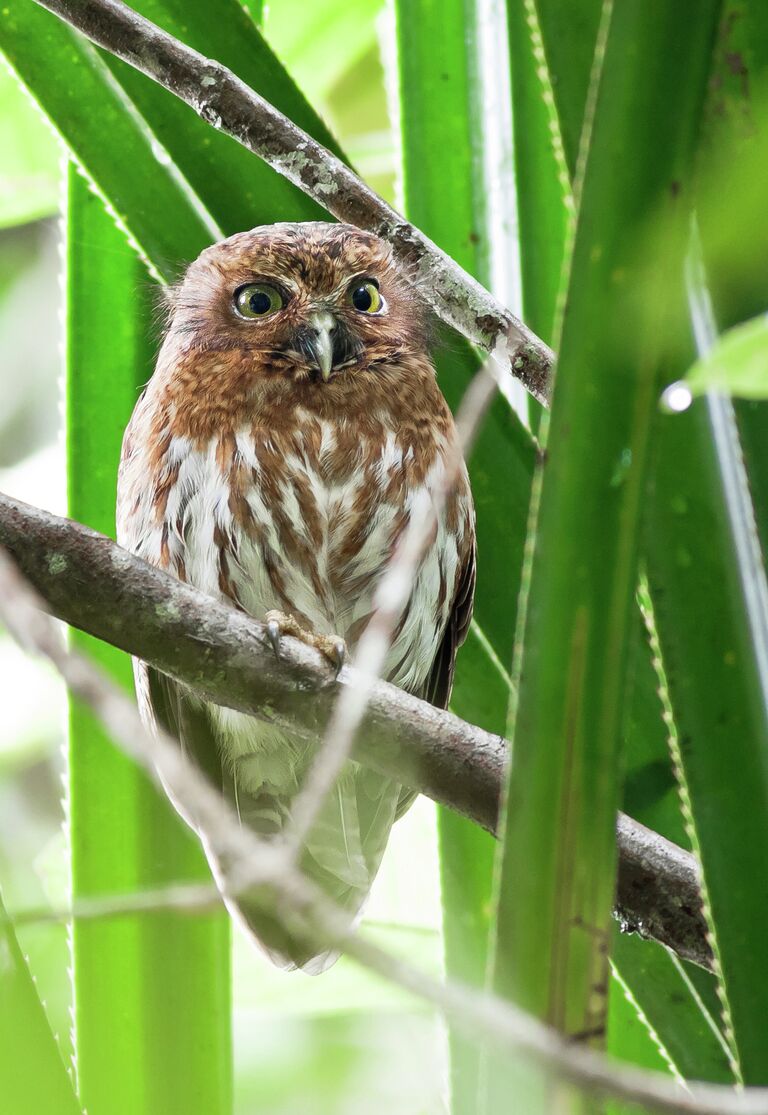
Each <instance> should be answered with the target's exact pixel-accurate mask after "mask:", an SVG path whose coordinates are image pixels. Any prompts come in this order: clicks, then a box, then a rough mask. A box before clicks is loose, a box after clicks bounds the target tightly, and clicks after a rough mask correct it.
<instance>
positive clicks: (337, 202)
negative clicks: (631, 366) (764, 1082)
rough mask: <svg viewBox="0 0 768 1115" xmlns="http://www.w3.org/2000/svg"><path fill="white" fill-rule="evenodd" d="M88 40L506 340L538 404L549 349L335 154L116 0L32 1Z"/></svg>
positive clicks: (481, 329)
mask: <svg viewBox="0 0 768 1115" xmlns="http://www.w3.org/2000/svg"><path fill="white" fill-rule="evenodd" d="M37 3H39V4H40V5H41V7H43V8H47V9H48V10H49V11H50V12H53V13H54V14H55V15H57V16H59V17H60V18H61V19H63V20H64V21H65V22H67V23H69V24H71V25H72V26H73V27H75V28H77V30H78V31H81V32H82V33H83V34H84V35H86V36H87V37H88V38H89V39H90V40H91V41H92V42H94V43H96V44H97V45H98V46H101V47H104V49H105V50H108V51H110V53H112V54H114V55H116V56H117V57H118V58H122V59H123V61H124V62H127V63H128V64H129V65H131V66H134V67H135V68H136V69H137V70H140V71H141V72H142V73H144V74H146V75H147V77H150V78H152V80H153V81H156V82H157V83H158V84H159V85H162V86H163V87H164V88H165V89H167V90H168V91H169V92H170V93H173V94H174V96H176V97H178V98H179V99H180V100H182V101H184V102H185V103H186V104H188V105H189V106H190V107H191V108H193V109H194V110H195V112H196V113H197V114H198V115H199V116H201V117H202V118H203V120H205V121H207V122H208V123H209V124H212V125H213V126H214V127H216V128H217V129H218V130H219V131H222V132H225V133H226V134H227V135H230V136H232V137H233V138H234V139H236V140H237V141H238V143H241V144H242V145H243V146H244V147H246V148H247V149H248V150H249V151H252V152H253V153H254V155H258V156H259V158H260V159H263V160H264V161H265V162H267V163H269V165H270V166H271V167H274V169H275V170H277V171H279V173H280V174H282V175H284V176H285V177H286V178H288V179H289V180H290V181H291V182H293V183H294V184H295V185H296V186H298V187H299V189H301V190H303V191H304V192H305V193H306V194H308V195H309V196H310V197H311V198H314V200H315V201H317V202H318V203H319V204H320V205H322V206H324V208H325V209H327V210H328V212H329V213H332V214H333V215H334V216H335V217H338V218H339V220H341V221H347V222H348V223H349V224H353V225H357V226H358V227H359V228H365V229H368V230H369V231H371V232H375V233H377V234H378V235H379V236H381V237H383V238H384V239H385V240H388V241H389V242H390V244H391V245H392V248H393V250H394V253H395V255H396V257H397V258H398V259H399V261H400V262H401V264H402V265H403V266H404V267H405V269H406V273H407V274H409V275H410V276H411V278H412V280H413V282H414V283H415V284H417V285H418V287H419V289H420V290H421V291H422V292H423V294H424V297H425V298H426V299H427V300H428V301H429V302H430V304H431V305H432V306H433V308H434V309H435V311H436V312H437V313H438V315H439V316H440V317H442V318H443V320H444V321H446V322H448V324H449V325H451V326H453V327H454V328H455V329H457V330H458V331H459V332H460V333H462V334H463V335H464V336H465V337H467V338H468V339H469V340H470V341H472V342H473V343H474V344H477V345H480V346H482V347H483V348H485V349H488V350H491V349H493V347H494V345H495V343H496V341H497V339H498V338H499V337H501V338H502V339H504V340H505V341H506V339H507V338H511V340H510V343H509V346H508V347H509V364H510V369H511V371H512V374H513V375H515V376H516V377H517V378H518V379H519V380H520V381H521V382H522V383H523V384H524V385H525V386H526V387H527V389H528V390H529V391H530V392H531V394H532V395H533V396H534V397H535V398H537V399H538V400H539V401H540V402H546V401H547V398H548V392H549V378H550V372H551V369H552V364H553V362H554V356H553V354H552V352H551V350H550V349H549V348H548V347H547V346H546V345H545V344H544V342H543V341H541V340H540V339H539V338H538V337H537V336H536V334H535V333H533V332H532V331H531V330H530V329H528V327H527V326H526V325H525V324H524V323H523V322H521V321H519V320H518V319H517V318H516V317H514V316H513V315H512V314H511V313H510V312H509V310H507V309H505V307H504V306H502V305H501V304H500V303H499V302H497V301H496V299H495V298H493V296H492V295H491V294H489V293H488V291H487V290H485V289H484V288H483V287H482V286H481V285H480V284H479V283H478V282H477V281H476V280H475V279H473V278H472V276H471V275H468V274H467V272H466V271H464V270H463V269H462V268H461V267H459V265H458V264H457V263H455V262H454V261H453V260H452V259H451V258H450V256H447V255H446V254H445V252H442V251H441V250H440V249H439V248H438V247H437V245H436V244H434V243H433V242H432V241H431V240H429V239H428V237H426V236H425V235H424V234H423V233H422V232H420V231H419V230H418V229H416V228H414V226H413V225H411V224H410V223H409V222H408V221H406V220H405V218H404V217H402V216H401V215H400V214H399V213H397V212H396V211H395V210H394V209H392V208H391V207H390V206H389V205H387V203H386V202H385V201H383V200H382V198H380V197H379V196H378V194H376V193H374V192H373V190H371V189H370V188H369V187H368V186H366V185H365V183H364V182H362V181H361V180H360V179H359V178H358V177H357V176H356V175H355V174H354V173H353V172H352V171H351V170H350V169H349V167H347V166H346V165H345V164H344V163H342V162H341V160H340V159H337V158H336V156H335V155H332V154H331V153H330V151H327V150H326V149H325V148H324V147H322V146H321V145H320V144H319V143H316V142H315V140H313V139H312V137H311V136H309V135H307V133H306V132H303V131H302V130H301V128H298V127H297V126H296V125H295V124H294V123H292V122H291V121H290V120H289V119H288V118H287V117H286V116H283V114H282V113H280V112H278V110H277V109H276V108H274V107H273V106H272V105H270V104H269V103H268V102H267V101H265V100H264V99H263V97H260V96H259V94H258V93H256V92H254V90H253V89H250V88H249V87H248V86H247V85H245V83H244V82H242V81H241V80H240V79H239V78H238V77H236V76H235V75H234V74H233V73H232V71H231V70H228V69H226V67H224V66H222V65H220V63H218V62H215V61H213V60H212V59H210V58H204V57H203V55H202V54H198V53H197V51H194V50H192V49H191V48H190V47H188V46H185V45H184V44H183V43H180V42H179V41H178V40H176V39H174V38H173V37H172V36H171V35H168V34H166V33H165V32H164V31H162V30H161V29H160V28H159V27H157V26H156V25H155V24H154V23H151V22H150V21H149V20H148V19H144V17H143V16H140V15H139V14H138V13H137V12H135V11H133V9H131V8H129V7H127V5H125V4H122V3H120V2H119V0H37Z"/></svg>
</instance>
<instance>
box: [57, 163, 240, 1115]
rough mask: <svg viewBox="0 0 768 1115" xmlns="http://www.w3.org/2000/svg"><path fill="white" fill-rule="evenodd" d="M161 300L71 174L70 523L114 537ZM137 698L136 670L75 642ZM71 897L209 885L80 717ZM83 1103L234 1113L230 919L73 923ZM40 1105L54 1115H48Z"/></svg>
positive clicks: (173, 822)
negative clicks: (124, 453)
mask: <svg viewBox="0 0 768 1115" xmlns="http://www.w3.org/2000/svg"><path fill="white" fill-rule="evenodd" d="M151 320H152V316H151V301H150V298H149V292H148V291H147V290H146V276H145V275H144V273H143V269H142V267H141V264H140V262H139V260H138V258H137V257H136V256H135V254H134V253H133V252H132V251H131V249H130V248H129V246H128V245H127V243H126V242H125V239H124V237H123V235H122V234H121V232H120V231H119V230H118V229H117V228H116V227H115V225H114V224H113V222H112V220H111V219H110V217H109V216H108V215H107V214H106V213H105V212H104V209H103V207H102V204H101V202H100V200H99V198H97V197H96V196H95V195H94V194H93V193H92V192H91V191H90V190H89V189H88V186H87V185H86V183H85V182H84V181H83V180H82V179H81V178H80V177H79V176H78V174H77V172H76V171H75V170H74V169H73V170H71V171H70V181H69V201H68V207H67V338H66V360H67V381H66V390H67V455H68V464H67V469H68V483H69V512H70V514H71V515H72V516H73V517H74V518H76V519H79V520H81V521H83V522H86V523H88V524H89V525H90V526H92V527H94V528H95V529H97V530H100V531H103V532H105V533H107V534H113V533H114V509H115V486H116V478H117V464H118V458H119V453H120V443H121V440H122V433H123V429H124V427H125V424H126V422H127V420H128V418H129V416H130V413H131V410H132V409H133V406H134V403H135V402H136V399H137V398H138V394H139V391H140V389H141V386H142V384H143V383H144V382H145V381H146V379H147V377H148V375H149V373H150V371H151V365H152V347H153V346H152V342H151V339H150V335H151ZM72 637H73V641H74V642H75V644H76V645H78V646H80V647H83V648H84V649H87V651H88V652H89V653H90V654H91V655H92V656H93V657H94V658H95V659H96V660H97V661H98V662H99V663H100V664H101V665H102V666H104V667H105V668H106V669H108V670H109V671H110V673H112V674H113V675H114V676H115V677H116V678H117V679H118V680H119V681H121V682H122V683H123V684H124V685H125V686H126V687H127V688H131V687H132V678H131V667H130V660H129V659H128V658H127V657H126V656H125V655H123V654H121V653H119V652H118V651H116V650H114V649H113V648H111V647H109V646H107V645H106V644H103V643H98V642H96V641H95V640H93V639H89V638H87V637H86V636H84V635H82V634H79V633H73V636H72ZM68 768H69V817H70V826H69V831H70V847H71V863H72V894H73V898H74V900H75V901H76V900H77V899H78V898H79V897H81V896H82V897H88V896H92V895H97V894H103V893H110V894H114V893H121V892H127V893H128V892H133V891H140V890H142V889H143V888H148V887H162V886H163V884H165V883H171V882H174V883H175V882H178V881H185V880H200V879H208V878H210V873H209V871H208V867H207V864H206V862H205V859H204V857H203V854H202V852H201V850H200V848H199V846H198V844H197V842H196V841H195V840H194V838H193V837H192V835H191V834H190V832H189V831H188V830H187V828H186V826H184V825H183V823H182V822H181V820H180V819H179V818H178V817H177V815H176V814H175V812H174V811H173V809H172V808H171V806H170V804H169V803H168V801H167V800H166V799H165V798H164V797H163V796H161V795H160V794H159V793H158V791H157V790H156V789H155V788H154V787H153V786H151V785H150V784H149V782H148V780H147V779H146V777H145V775H144V774H143V772H141V771H139V770H138V769H137V768H136V767H135V766H134V764H132V763H131V762H130V761H129V760H128V759H127V758H126V757H125V756H124V755H122V754H121V753H119V752H118V751H116V750H115V749H114V748H113V747H112V746H111V745H110V742H109V740H108V739H107V738H106V737H105V734H104V732H103V730H102V729H101V727H100V726H99V725H98V724H97V723H96V722H95V721H94V719H93V717H92V716H91V715H90V714H89V713H88V712H86V711H85V710H84V709H83V708H82V707H81V706H79V705H78V704H74V703H73V704H72V706H71V709H70V721H69V759H68ZM72 945H73V968H74V981H75V1035H76V1047H77V1070H78V1084H79V1092H80V1096H81V1099H82V1101H83V1104H84V1105H85V1106H87V1108H88V1111H89V1112H93V1113H94V1115H136V1113H137V1112H141V1113H142V1115H170V1113H172V1112H177V1111H178V1112H184V1111H194V1110H200V1111H205V1112H206V1115H229V1112H230V1109H231V1079H230V1076H231V1051H230V1019H229V978H230V976H229V922H228V918H227V916H226V914H225V913H224V912H214V913H211V914H206V915H200V916H187V915H183V914H179V913H172V912H163V913H150V914H143V915H134V916H125V917H120V918H111V919H106V920H103V921H83V922H75V925H74V929H73V935H72ZM41 1110H42V1109H41Z"/></svg>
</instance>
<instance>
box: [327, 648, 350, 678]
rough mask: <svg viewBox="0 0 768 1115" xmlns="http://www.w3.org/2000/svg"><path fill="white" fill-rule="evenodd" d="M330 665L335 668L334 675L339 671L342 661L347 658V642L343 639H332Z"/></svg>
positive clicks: (337, 674) (342, 664)
mask: <svg viewBox="0 0 768 1115" xmlns="http://www.w3.org/2000/svg"><path fill="white" fill-rule="evenodd" d="M329 657H330V660H331V665H332V666H333V667H334V669H335V670H336V677H338V676H339V674H340V673H341V671H342V669H343V666H344V663H345V662H346V660H347V644H346V643H345V642H344V640H343V639H334V642H333V647H332V648H331V653H330V655H329Z"/></svg>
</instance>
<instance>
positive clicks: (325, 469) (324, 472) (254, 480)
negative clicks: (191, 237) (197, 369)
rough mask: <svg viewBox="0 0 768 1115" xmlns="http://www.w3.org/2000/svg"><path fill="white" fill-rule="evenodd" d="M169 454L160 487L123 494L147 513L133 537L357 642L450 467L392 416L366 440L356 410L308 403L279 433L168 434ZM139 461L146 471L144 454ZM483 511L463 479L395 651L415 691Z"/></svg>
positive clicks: (197, 581)
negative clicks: (402, 546) (313, 408)
mask: <svg viewBox="0 0 768 1115" xmlns="http://www.w3.org/2000/svg"><path fill="white" fill-rule="evenodd" d="M163 450H164V451H163V453H162V456H161V457H160V458H159V459H158V460H157V461H156V462H155V465H154V477H155V483H154V485H153V486H152V487H151V488H150V489H149V490H148V489H147V488H144V489H143V490H137V492H136V496H135V498H134V499H133V501H131V499H130V495H129V496H128V498H127V499H125V500H123V502H124V503H125V504H127V505H130V504H131V502H132V503H133V507H134V508H135V509H136V512H135V513H134V514H133V515H132V516H131V517H130V521H129V522H128V523H127V524H126V530H127V532H128V533H129V534H130V535H131V537H129V538H125V539H121V540H123V541H124V544H126V545H128V546H129V548H131V549H133V550H134V551H135V552H137V553H139V555H140V556H142V557H144V558H145V559H146V560H148V561H150V562H152V563H153V564H156V565H161V566H163V567H164V568H166V569H168V570H169V572H172V573H174V574H175V575H176V576H178V577H180V578H181V579H182V580H186V581H188V582H189V583H191V584H193V585H195V587H197V588H199V589H201V590H202V591H204V592H207V593H209V594H211V595H213V596H217V597H219V598H224V599H226V600H228V601H229V602H232V603H234V604H235V605H236V606H237V607H239V608H241V609H243V610H244V611H246V612H248V613H249V614H251V615H253V616H255V617H257V618H261V617H262V616H263V615H264V614H265V613H266V612H267V611H269V610H270V609H273V608H276V609H279V610H281V611H284V612H288V613H291V614H293V615H294V616H296V618H297V619H298V620H299V622H300V623H301V624H302V625H303V626H306V627H307V628H309V629H310V630H313V631H315V632H318V633H325V634H337V635H340V636H341V637H342V638H344V639H345V640H346V641H347V644H348V646H349V647H350V649H354V646H355V644H356V642H357V640H358V639H359V637H360V634H361V633H362V631H363V630H364V628H365V626H366V623H367V622H368V620H369V618H370V616H371V613H372V611H373V608H374V596H375V592H376V588H377V586H378V584H379V582H380V580H381V577H382V575H383V573H384V571H385V569H386V567H387V564H388V562H389V561H390V559H391V557H392V555H393V554H394V553H395V551H396V549H397V546H398V543H399V541H400V539H401V538H402V536H403V532H404V530H405V528H406V527H407V525H408V523H409V522H410V520H411V518H412V516H413V515H419V516H423V515H424V514H425V513H427V512H428V510H429V507H430V504H431V503H432V501H433V500H434V499H435V496H436V494H437V492H438V490H439V489H440V488H441V486H442V480H443V475H444V470H445V467H446V464H445V451H446V446H445V445H444V444H441V443H440V441H439V440H435V441H434V442H433V443H432V444H430V445H427V446H425V445H423V444H420V445H418V446H417V447H414V445H413V444H404V443H403V442H402V441H401V440H400V438H399V437H398V434H397V431H396V430H394V429H391V428H388V427H387V425H386V424H385V423H382V425H381V426H380V427H379V428H376V426H375V425H374V426H373V427H371V426H370V424H369V432H368V434H367V435H365V436H361V435H360V434H359V433H355V431H354V430H353V429H352V427H351V426H350V425H348V424H346V423H345V422H344V420H343V419H341V420H338V419H337V420H335V421H334V422H331V421H330V420H325V419H321V418H318V417H317V416H314V415H311V414H309V413H305V412H303V411H302V410H300V409H299V410H298V411H297V412H296V414H295V415H294V420H293V421H292V423H291V425H290V427H289V428H285V429H281V430H280V431H279V432H278V431H275V430H267V429H265V428H263V427H259V426H258V425H254V426H244V427H242V428H239V429H236V430H233V431H228V432H226V433H224V434H221V435H219V436H217V437H213V438H211V439H210V440H209V441H208V442H207V443H205V444H202V445H201V444H200V443H199V442H198V443H197V444H195V443H193V442H192V441H191V440H190V439H188V438H186V437H184V436H169V437H167V438H166V439H165V440H164V442H163ZM140 455H141V454H138V456H140ZM144 464H146V462H144ZM127 466H128V467H127V470H126V471H127V472H128V471H130V472H131V473H134V474H135V475H137V476H140V475H142V474H143V476H144V477H146V475H147V471H146V469H145V468H143V467H142V464H141V462H139V461H135V462H131V461H129V462H127ZM150 474H152V473H150ZM122 483H123V485H126V484H130V477H129V476H128V475H126V476H124V477H123V481H122ZM138 504H141V507H140V508H139V507H138V506H137V505H138ZM471 515H472V511H471V503H470V497H469V491H468V485H467V484H466V483H463V484H462V485H460V487H459V489H458V490H457V492H456V493H455V494H454V495H453V496H452V497H451V498H450V499H449V501H448V503H447V504H446V506H445V507H444V508H443V510H442V512H441V514H440V515H439V517H438V523H437V526H436V530H435V532H434V536H433V538H432V540H431V544H430V545H429V546H428V547H427V549H426V552H425V556H424V558H423V560H422V562H421V565H420V567H419V569H418V572H417V575H416V578H415V580H414V585H413V590H412V594H411V598H410V602H409V604H408V607H407V609H406V611H405V613H404V615H403V617H402V620H401V622H400V625H399V627H398V629H397V632H396V635H395V639H394V641H393V644H392V647H391V649H390V653H389V656H388V660H387V664H386V670H385V674H386V677H387V678H388V680H391V681H393V682H395V683H396V684H398V685H400V686H402V687H403V688H407V689H410V690H416V689H418V687H419V686H420V685H421V683H422V682H423V680H424V678H425V677H426V676H427V674H428V672H429V669H430V667H431V664H432V662H433V660H434V657H435V654H436V652H437V649H438V645H439V642H440V638H441V635H442V632H443V630H444V628H445V624H446V622H447V619H448V614H449V611H450V607H451V603H452V600H453V597H454V591H455V585H456V580H457V575H458V570H459V563H460V554H462V553H463V550H464V546H465V544H466V540H467V539H466V536H467V534H468V532H469V531H471Z"/></svg>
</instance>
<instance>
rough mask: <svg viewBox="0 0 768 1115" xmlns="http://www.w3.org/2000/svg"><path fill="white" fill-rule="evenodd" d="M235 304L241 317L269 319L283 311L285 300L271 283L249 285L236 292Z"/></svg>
mask: <svg viewBox="0 0 768 1115" xmlns="http://www.w3.org/2000/svg"><path fill="white" fill-rule="evenodd" d="M234 303H235V309H236V310H237V312H238V313H239V314H240V316H241V317H248V318H254V317H269V316H270V315H271V314H276V313H277V311H278V310H282V308H283V306H284V305H285V299H284V298H283V296H282V294H281V293H280V291H279V290H278V289H277V287H273V286H270V284H269V283H247V284H246V285H245V286H241V287H240V288H239V289H238V290H236V291H235V296H234Z"/></svg>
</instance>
